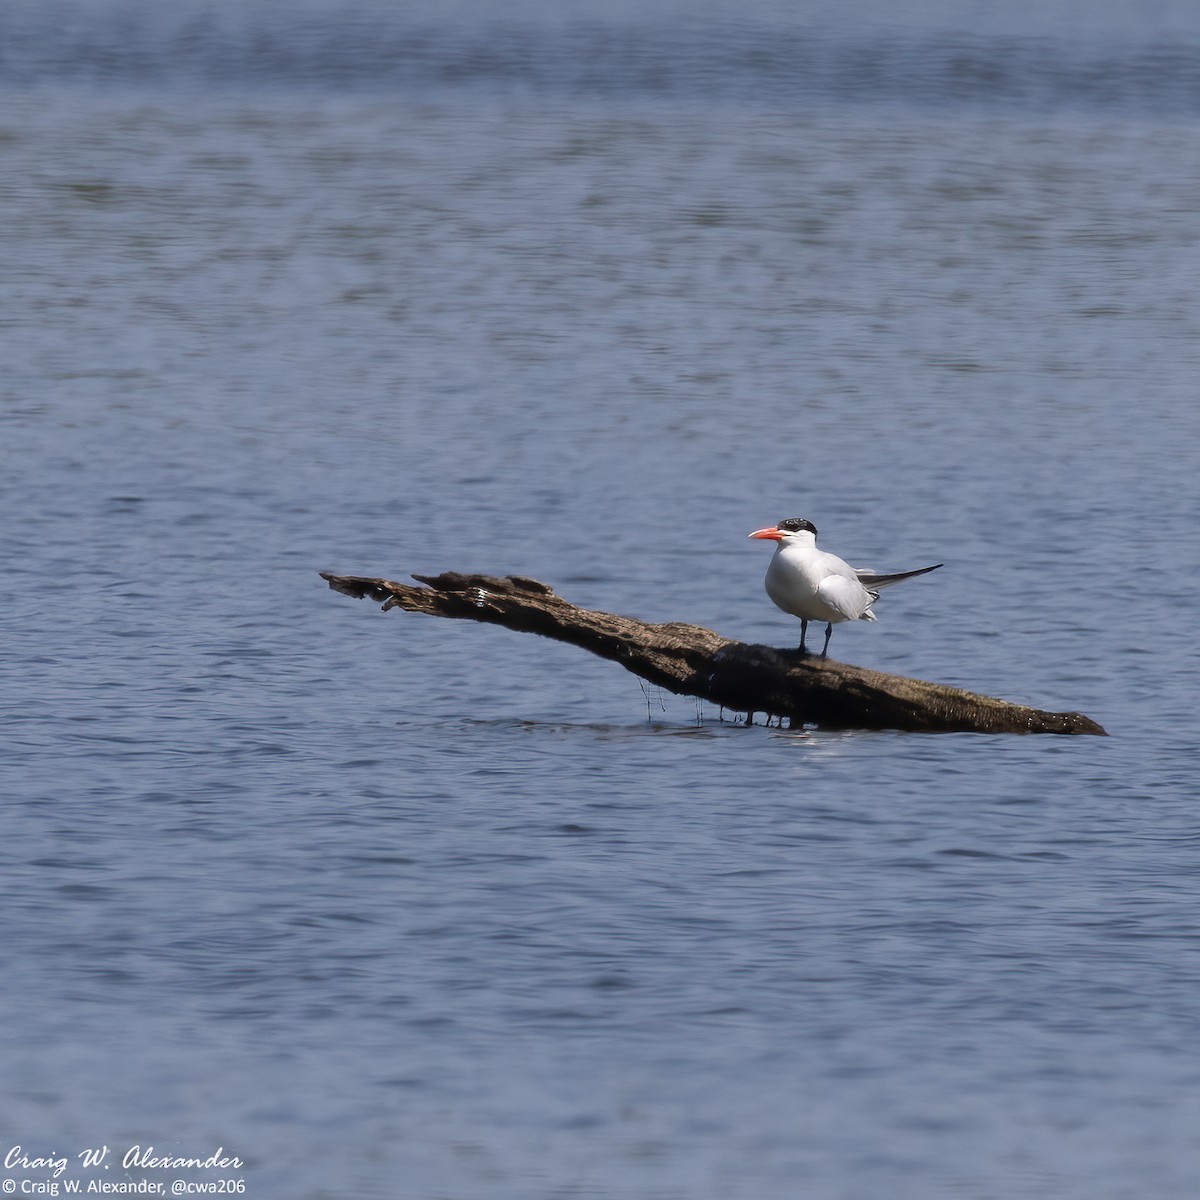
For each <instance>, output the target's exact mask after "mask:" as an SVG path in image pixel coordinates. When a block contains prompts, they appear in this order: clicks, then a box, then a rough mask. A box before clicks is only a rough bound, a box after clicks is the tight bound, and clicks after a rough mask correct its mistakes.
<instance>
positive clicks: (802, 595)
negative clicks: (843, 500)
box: [749, 517, 945, 658]
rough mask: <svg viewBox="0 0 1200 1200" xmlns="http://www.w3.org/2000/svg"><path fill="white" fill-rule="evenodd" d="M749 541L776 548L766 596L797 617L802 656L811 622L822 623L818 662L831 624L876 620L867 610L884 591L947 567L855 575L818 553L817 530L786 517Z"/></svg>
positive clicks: (826, 649) (844, 565) (835, 559)
mask: <svg viewBox="0 0 1200 1200" xmlns="http://www.w3.org/2000/svg"><path fill="white" fill-rule="evenodd" d="M749 536H750V537H752V538H764V539H767V540H770V541H772V542H774V543H775V553H774V554H773V555H772V556H771V564H770V566H768V567H767V578H766V580H765V583H766V588H767V595H768V596H770V597H771V600H772V601H773V602H774V603H775V605H776V607H778V608H782V609H783V611H784V612H785V613H791V614H792V616H794V617H799V618H800V653H801V654H806V653H808V652H807V650H805V648H804V635H805V634H806V633H807V632H808V623H809V621H824V622H825V646H824V649H822V651H821V657H822V658H826V657H828V654H829V639H830V637H831V636H832V635H833V627H834V625H836V624H838V623H839V622H841V621H874V620H875V614H874V613H873V612H872V611H871V605H872V604H874V603H875V601H876V600H878V599H879V592H880V590H881V589H882V588H885V587H891V585H892V584H893V583H899V582H900V580H902V579H912V578H913V577H914V576H916V575H926V574H928V573H929V572H930V571H936V570H937V569H938V567H941V566H945V564H944V563H937V564H935V565H934V566H932V567H921V568H919V569H918V570H916V571H901V572H899V573H898V574H896V575H876V574H875V573H874V572H873V571H857V570H855V569H854V567H852V566H850V564H849V563H847V562H844V561H843V560H842V559H840V558H838V557H837V555H836V554H826V553H825V551H824V550H818V549H817V527H816V526H815V525H814V524H813V523H812V522H811V521H806V520H804V519H803V518H802V517H789V518H788V519H787V520H786V521H780V522H779V524H778V525H770V526H768V527H767V528H766V529H756V530H755V531H754V532H753V533H752V534H750V535H749Z"/></svg>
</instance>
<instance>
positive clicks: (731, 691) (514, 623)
mask: <svg viewBox="0 0 1200 1200" xmlns="http://www.w3.org/2000/svg"><path fill="white" fill-rule="evenodd" d="M321 577H322V578H323V579H325V580H326V581H328V583H329V586H330V587H331V588H333V590H334V591H336V592H342V593H343V594H344V595H347V596H353V597H355V598H356V599H362V598H363V597H368V598H369V599H371V600H377V601H382V602H383V609H384V611H385V612H386V611H387V610H388V609H391V608H402V609H404V610H405V611H407V612H422V613H428V614H430V615H431V616H437V617H459V618H466V619H469V620H472V621H485V622H489V623H491V624H493V625H503V626H504V627H505V628H506V629H515V630H518V631H522V632H525V633H537V634H541V635H542V636H543V637H548V638H554V639H555V640H556V641H560V642H569V643H570V644H571V645H573V646H580V647H582V648H583V649H584V650H590V651H591V652H592V653H593V654H598V655H600V657H601V658H609V659H612V660H613V661H614V662H618V663H620V664H621V666H623V667H625V669H626V670H628V671H632V672H633V673H634V674H635V675H639V676H641V677H642V678H643V679H646V680H649V681H650V682H651V683H653V684H657V685H658V686H659V687H662V688H666V689H667V690H668V691H671V692H676V693H678V694H679V695H686V696H699V697H700V698H701V699H703V700H707V701H709V703H711V704H716V705H720V706H721V707H723V708H730V709H733V710H735V711H737V712H745V713H750V714H753V713H756V712H761V713H766V714H767V715H768V716H769V717H770V716H774V717H788V718H789V719H790V720H791V722H792V724H793V725H801V724H805V725H817V726H821V727H823V728H827V729H902V730H912V731H916V732H927V733H952V732H958V733H961V732H974V733H1093V734H1101V735H1103V734H1104V730H1103V729H1102V728H1101V727H1100V726H1099V725H1097V724H1096V722H1095V721H1093V720H1091V719H1090V718H1088V717H1085V716H1083V714H1082V713H1074V712H1069V713H1055V712H1043V711H1042V710H1040V709H1036V708H1026V707H1025V706H1024V705H1020V704H1010V703H1009V702H1008V701H1006V700H996V699H994V698H993V697H991V696H980V695H977V694H976V693H974V692H965V691H962V690H961V689H959V688H952V687H946V686H945V685H944V684H940V683H926V682H925V681H924V680H921V679H908V678H906V677H905V676H902V675H887V674H884V673H883V672H881V671H870V670H867V669H865V668H863V667H855V666H851V665H850V664H849V663H842V662H837V661H835V660H834V659H820V658H816V657H814V656H808V657H801V656H800V655H799V653H798V652H797V651H794V650H775V649H772V648H771V647H770V646H754V645H747V644H745V643H743V642H735V641H730V640H729V639H728V638H723V637H721V636H720V635H719V634H717V633H714V632H713V631H712V630H711V629H705V628H704V627H703V626H700V625H686V624H683V623H681V622H674V621H672V622H669V623H667V624H662V625H656V624H650V623H649V622H646V621H639V620H637V619H636V618H634V617H621V616H617V615H616V614H614V613H606V612H596V611H593V610H590V609H586V608H577V607H576V606H575V605H573V604H569V603H568V602H567V601H566V600H564V599H562V597H560V596H556V595H555V594H554V589H553V588H551V587H550V586H549V585H548V584H545V583H540V582H539V581H538V580H536V579H526V578H523V577H521V576H518V575H509V576H506V577H505V578H503V579H500V578H496V577H494V576H491V575H460V574H458V573H457V572H454V571H447V572H446V573H445V574H442V575H414V576H413V578H414V579H416V580H417V581H418V582H419V583H422V584H425V585H427V586H425V587H414V586H413V585H412V584H410V583H396V582H394V581H392V580H389V579H370V578H366V577H364V576H360V575H330V574H326V573H325V572H324V571H322V572H321Z"/></svg>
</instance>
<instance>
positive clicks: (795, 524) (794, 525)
mask: <svg viewBox="0 0 1200 1200" xmlns="http://www.w3.org/2000/svg"><path fill="white" fill-rule="evenodd" d="M775 528H776V529H782V530H783V531H784V533H799V532H800V531H801V530H802V529H807V530H808V532H809V533H811V534H812V535H813V537H816V536H817V527H816V526H815V525H814V524H813V523H812V522H811V521H806V520H805V519H804V518H803V517H788V518H787V520H786V521H780V522H779V524H778V525H776V526H775Z"/></svg>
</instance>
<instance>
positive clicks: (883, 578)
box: [856, 563, 946, 592]
mask: <svg viewBox="0 0 1200 1200" xmlns="http://www.w3.org/2000/svg"><path fill="white" fill-rule="evenodd" d="M945 565H946V564H945V563H935V564H934V565H933V566H932V567H921V568H920V569H919V570H916V571H898V572H897V573H896V574H895V575H876V574H875V573H874V572H873V571H857V572H856V574H857V575H858V582H859V583H861V584H862V585H863V587H865V588H869V589H870V590H871V591H873V592H877V591H879V589H880V588H885V587H891V586H892V584H893V583H899V582H900V580H902V579H912V578H913V577H914V576H915V575H928V574H929V572H930V571H936V570H937V569H938V567H944V566H945Z"/></svg>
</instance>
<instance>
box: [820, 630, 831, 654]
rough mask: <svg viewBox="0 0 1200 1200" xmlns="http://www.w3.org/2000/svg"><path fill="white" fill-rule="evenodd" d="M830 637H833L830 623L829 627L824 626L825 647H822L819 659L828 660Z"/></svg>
mask: <svg viewBox="0 0 1200 1200" xmlns="http://www.w3.org/2000/svg"><path fill="white" fill-rule="evenodd" d="M831 637H833V624H832V623H830V624H829V625H826V626H825V647H824V649H823V650H822V651H821V657H822V658H828V657H829V639H830V638H831Z"/></svg>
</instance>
